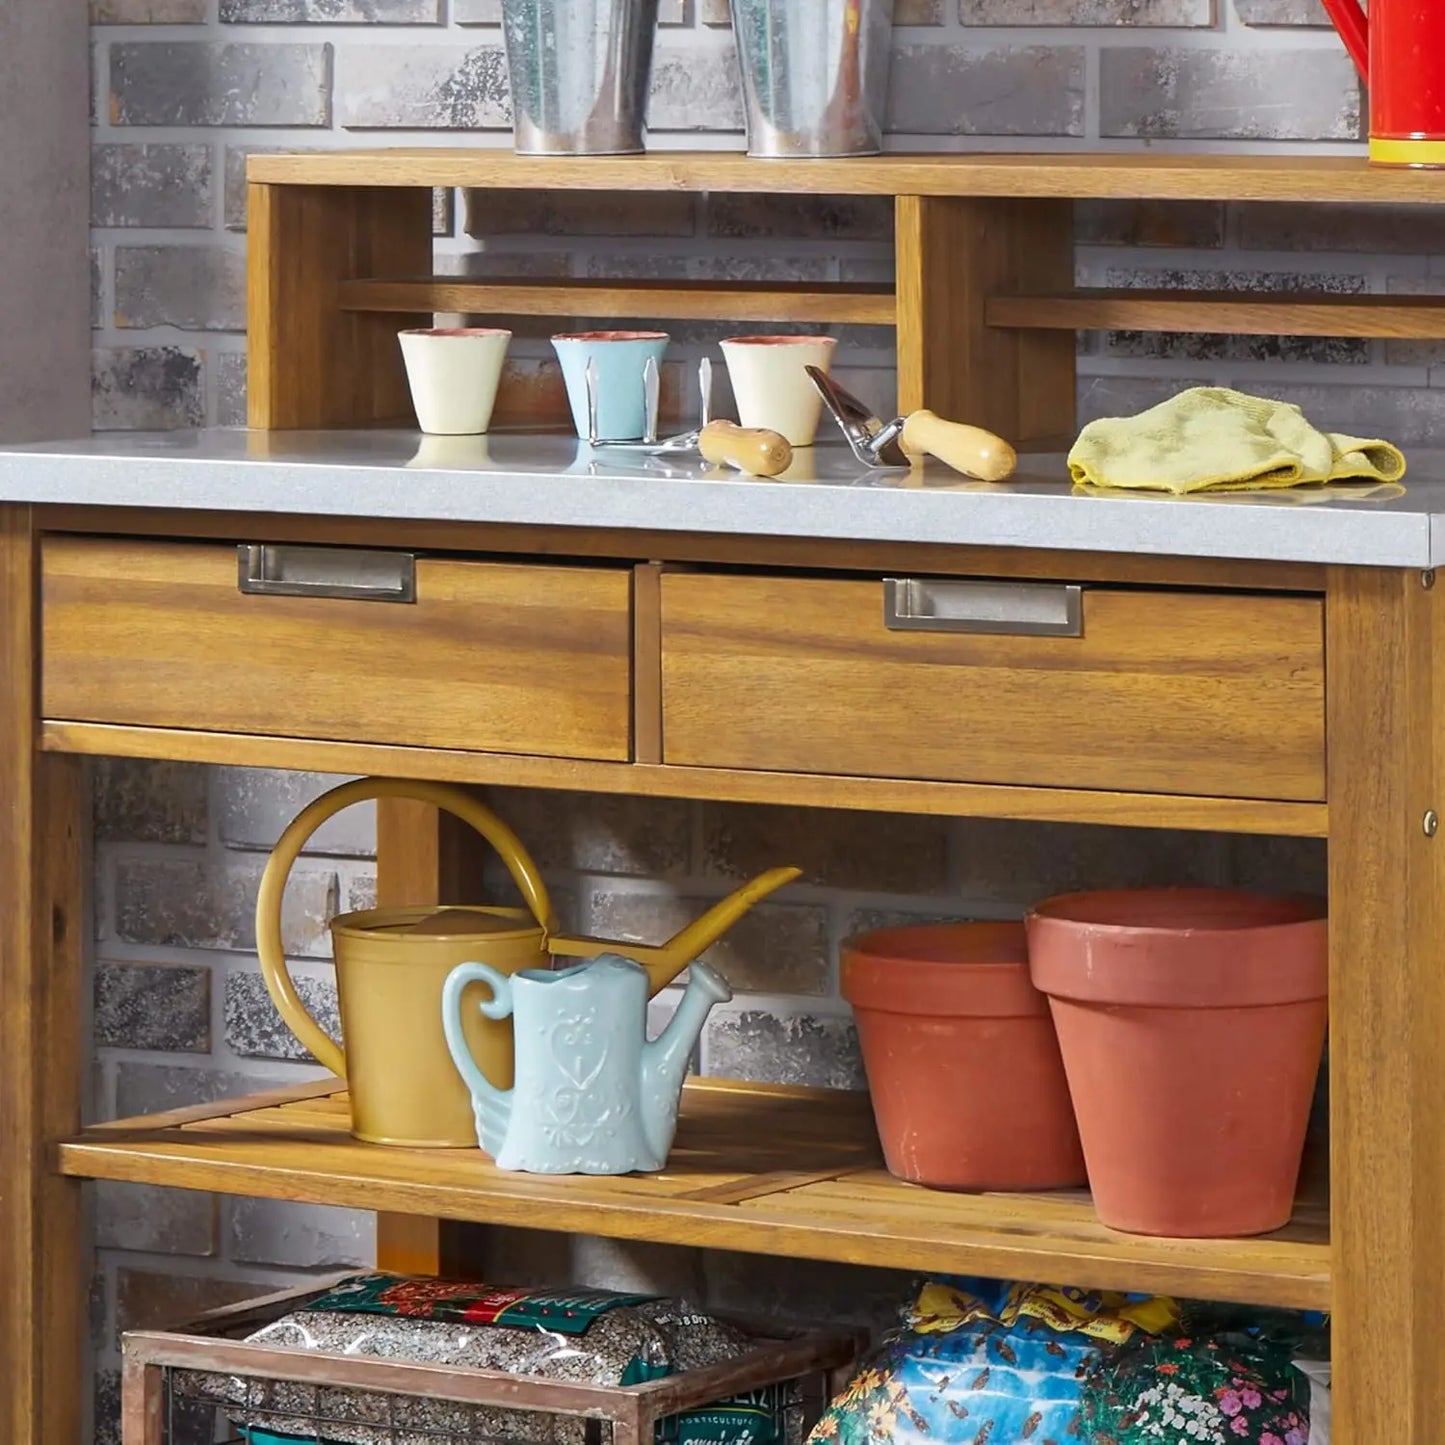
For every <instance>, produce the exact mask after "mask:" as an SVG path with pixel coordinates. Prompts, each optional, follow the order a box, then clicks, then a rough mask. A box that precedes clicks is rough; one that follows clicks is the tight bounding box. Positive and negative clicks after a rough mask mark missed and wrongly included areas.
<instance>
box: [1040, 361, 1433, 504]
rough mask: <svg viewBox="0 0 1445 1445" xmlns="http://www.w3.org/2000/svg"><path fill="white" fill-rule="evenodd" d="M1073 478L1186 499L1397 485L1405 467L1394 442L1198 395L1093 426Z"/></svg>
mask: <svg viewBox="0 0 1445 1445" xmlns="http://www.w3.org/2000/svg"><path fill="white" fill-rule="evenodd" d="M1069 471H1070V473H1071V474H1072V476H1073V478H1074V481H1075V483H1076V484H1078V485H1080V486H1083V487H1092V488H1108V489H1123V490H1127V491H1149V492H1172V493H1173V494H1174V495H1175V496H1184V495H1186V494H1188V493H1190V492H1239V491H1253V490H1259V489H1273V488H1278V487H1303V486H1311V485H1319V484H1321V483H1324V482H1339V481H1346V480H1360V479H1363V480H1368V481H1375V482H1396V481H1399V479H1400V478H1401V477H1403V476H1404V475H1405V458H1404V455H1403V454H1402V453H1401V451H1400V449H1399V448H1398V447H1396V446H1394V445H1392V444H1391V443H1390V442H1386V441H1378V440H1368V439H1366V438H1364V437H1352V436H1342V435H1340V434H1338V433H1334V432H1322V431H1319V430H1317V429H1316V428H1315V427H1313V426H1312V425H1311V424H1310V423H1309V421H1308V420H1307V419H1306V418H1305V414H1304V413H1303V412H1302V411H1301V410H1300V409H1299V407H1297V406H1293V405H1291V404H1289V403H1288V402H1283V401H1270V400H1269V399H1268V398H1266V397H1261V396H1246V395H1245V394H1244V393H1243V392H1240V391H1230V390H1229V389H1228V388H1227V387H1223V386H1196V387H1191V388H1190V389H1189V390H1188V391H1181V392H1180V393H1179V395H1178V396H1176V397H1171V398H1170V400H1168V401H1165V402H1160V404H1159V405H1158V406H1155V407H1150V409H1149V410H1148V411H1145V412H1140V413H1139V415H1138V416H1110V417H1100V418H1099V420H1098V421H1091V422H1090V423H1089V424H1088V426H1086V427H1085V428H1084V429H1083V431H1081V432H1080V433H1079V439H1078V440H1077V441H1076V442H1075V443H1074V448H1073V450H1072V451H1071V452H1070V453H1069Z"/></svg>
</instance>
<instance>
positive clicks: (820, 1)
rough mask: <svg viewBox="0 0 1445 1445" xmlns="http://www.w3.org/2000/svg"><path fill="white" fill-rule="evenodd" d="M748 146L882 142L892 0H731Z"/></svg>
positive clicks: (855, 149)
mask: <svg viewBox="0 0 1445 1445" xmlns="http://www.w3.org/2000/svg"><path fill="white" fill-rule="evenodd" d="M731 4H732V16H733V33H734V35H735V36H736V37H737V45H738V63H739V65H740V67H741V69H742V77H743V98H744V101H745V103H746V106H747V121H748V154H749V155H752V156H768V157H782V156H863V155H875V154H877V152H878V151H880V150H881V149H882V148H883V114H884V107H885V106H886V104H887V101H888V62H889V51H890V47H891V42H892V37H893V0H731Z"/></svg>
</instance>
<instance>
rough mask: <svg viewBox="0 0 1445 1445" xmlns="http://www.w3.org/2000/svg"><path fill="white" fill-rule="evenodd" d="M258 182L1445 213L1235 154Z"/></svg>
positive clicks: (614, 166) (544, 169) (586, 168)
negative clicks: (1386, 206) (1293, 205)
mask: <svg viewBox="0 0 1445 1445" xmlns="http://www.w3.org/2000/svg"><path fill="white" fill-rule="evenodd" d="M247 175H248V177H249V179H251V180H253V181H260V182H263V183H268V184H271V185H312V186H362V187H371V186H442V187H447V186H465V187H474V188H478V189H486V190H512V189H517V190H553V189H566V190H594V191H728V192H753V193H763V192H775V193H777V194H786V193H790V192H791V193H797V194H803V195H844V196H865V195H880V196H909V195H917V196H1013V197H1025V196H1038V197H1043V196H1053V197H1065V198H1067V197H1078V198H1081V199H1082V198H1103V199H1109V198H1115V199H1121V200H1155V199H1158V200H1181V201H1183V200H1202V201H1283V202H1292V201H1293V202H1298V201H1317V202H1345V203H1350V202H1354V203H1359V202H1383V203H1396V204H1400V203H1414V204H1431V203H1434V204H1440V203H1442V202H1445V176H1442V175H1441V173H1440V172H1438V171H1434V172H1432V171H1426V170H1411V169H1390V168H1386V167H1380V166H1373V167H1372V166H1371V165H1370V164H1369V162H1368V161H1367V160H1366V159H1365V158H1364V157H1363V156H1360V155H1349V156H1341V155H1329V156H1319V155H1311V156H1300V155H1274V156H1231V155H1197V154H1191V155H1183V154H1174V155H1171V154H1167V153H1163V154H1161V153H1159V152H1157V151H1148V152H1137V151H1118V152H1087V151H1053V152H1050V153H1049V154H989V155H959V154H940V155H929V154H918V153H909V154H905V153H891V154H888V155H883V156H876V157H872V156H869V157H854V158H850V159H841V160H796V161H790V160H756V159H752V158H750V157H748V156H746V155H743V154H742V153H741V152H736V151H723V152H718V151H651V152H649V153H648V154H647V155H641V156H584V157H558V156H519V155H516V154H515V153H514V152H513V151H512V150H511V149H510V147H508V146H506V144H505V142H503V143H502V144H499V145H496V146H483V147H450V146H448V147H438V146H431V147H398V148H387V149H384V150H378V149H370V150H339V151H328V152H324V153H317V154H313V155H256V156H252V157H251V158H250V159H249V161H248V163H247Z"/></svg>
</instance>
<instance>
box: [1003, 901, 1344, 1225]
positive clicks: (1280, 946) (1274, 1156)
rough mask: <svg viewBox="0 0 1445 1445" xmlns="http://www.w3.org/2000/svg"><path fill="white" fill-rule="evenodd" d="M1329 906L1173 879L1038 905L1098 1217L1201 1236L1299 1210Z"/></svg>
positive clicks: (1038, 949)
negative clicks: (1170, 885)
mask: <svg viewBox="0 0 1445 1445" xmlns="http://www.w3.org/2000/svg"><path fill="white" fill-rule="evenodd" d="M1324 912H1325V910H1324V904H1323V902H1322V901H1321V900H1318V899H1304V898H1264V897H1259V896H1256V895H1254V894H1249V893H1237V892H1231V891H1229V890H1227V889H1214V888H1177V889H1142V890H1138V891H1134V892H1116V893H1077V894H1072V895H1070V896H1067V897H1062V898H1052V899H1049V900H1048V901H1047V902H1045V903H1042V904H1040V905H1039V907H1038V908H1037V909H1036V910H1035V911H1034V912H1033V913H1032V914H1031V915H1030V917H1029V919H1028V934H1029V957H1030V961H1031V966H1032V970H1033V979H1034V982H1035V983H1036V984H1037V985H1038V987H1039V988H1040V989H1042V990H1043V991H1044V992H1045V993H1046V994H1048V996H1049V1003H1050V1006H1051V1007H1052V1009H1053V1015H1054V1024H1055V1026H1056V1027H1057V1029H1058V1036H1059V1047H1060V1048H1061V1050H1062V1051H1063V1056H1064V1067H1065V1069H1066V1070H1067V1071H1068V1076H1069V1089H1070V1092H1071V1093H1072V1094H1073V1099H1074V1111H1075V1113H1076V1114H1077V1116H1078V1120H1079V1132H1080V1134H1081V1135H1082V1137H1083V1141H1084V1157H1085V1158H1086V1159H1087V1160H1088V1165H1089V1183H1090V1186H1091V1187H1092V1189H1093V1191H1094V1205H1095V1208H1096V1209H1097V1210H1098V1212H1099V1218H1100V1219H1101V1220H1102V1221H1103V1223H1105V1224H1107V1225H1109V1226H1110V1227H1111V1228H1113V1229H1121V1230H1127V1231H1128V1232H1130V1233H1132V1234H1158V1235H1169V1236H1176V1237H1181V1238H1203V1237H1211V1236H1229V1235H1246V1234H1264V1233H1267V1232H1268V1231H1270V1230H1272V1229H1278V1228H1279V1227H1280V1226H1281V1225H1283V1224H1284V1223H1286V1221H1287V1220H1288V1219H1289V1217H1290V1214H1291V1212H1292V1210H1293V1207H1294V1194H1295V1186H1296V1184H1297V1183H1298V1179H1299V1169H1300V1157H1301V1155H1302V1153H1303V1150H1304V1141H1305V1130H1306V1127H1307V1125H1308V1122H1309V1112H1310V1100H1311V1097H1312V1095H1313V1093H1314V1086H1315V1078H1316V1075H1317V1074H1318V1072H1319V1064H1320V1055H1321V1052H1322V1051H1323V1048H1324V1038H1325V1024H1326V1016H1327V1012H1328V1005H1327V1002H1326V993H1327V978H1328V956H1327V942H1326V924H1325V917H1324Z"/></svg>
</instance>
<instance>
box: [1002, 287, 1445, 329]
mask: <svg viewBox="0 0 1445 1445" xmlns="http://www.w3.org/2000/svg"><path fill="white" fill-rule="evenodd" d="M984 318H985V320H986V321H987V322H988V324H989V325H990V326H998V327H1014V328H1024V329H1039V330H1058V331H1105V330H1120V331H1196V332H1197V331H1204V332H1222V333H1226V334H1229V335H1234V336H1366V337H1368V336H1385V337H1395V338H1401V337H1409V338H1423V339H1427V340H1429V339H1435V338H1439V337H1445V295H1442V296H1360V295H1349V296H1331V295H1327V294H1300V293H1286V292H1275V291H1195V292H1189V291H1109V290H1092V291H1091V290H1079V291H1071V292H1068V293H1066V294H1063V295H1058V296H990V297H989V298H988V300H987V302H986V303H985V305H984Z"/></svg>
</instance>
